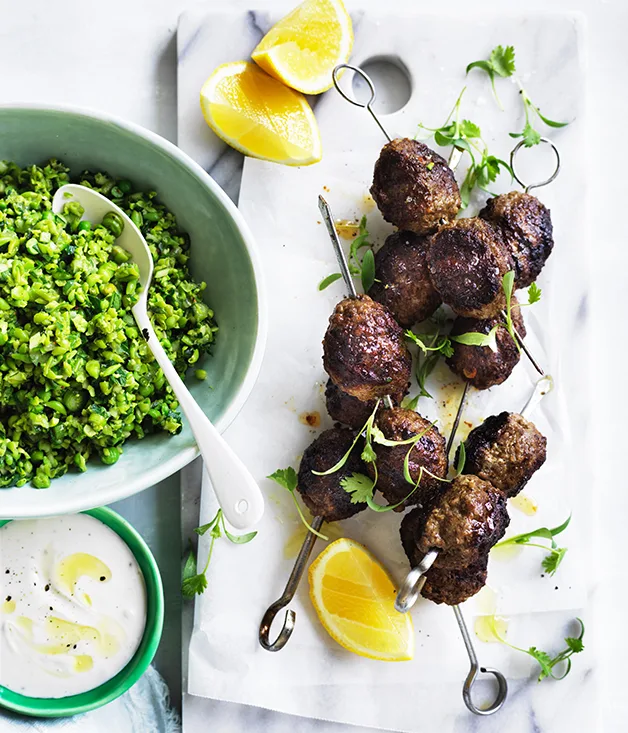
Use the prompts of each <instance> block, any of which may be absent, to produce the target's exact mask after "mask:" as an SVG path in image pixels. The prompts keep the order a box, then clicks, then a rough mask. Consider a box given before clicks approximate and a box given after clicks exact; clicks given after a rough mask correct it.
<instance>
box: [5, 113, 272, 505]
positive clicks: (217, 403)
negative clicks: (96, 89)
mask: <svg viewBox="0 0 628 733" xmlns="http://www.w3.org/2000/svg"><path fill="white" fill-rule="evenodd" d="M50 157H56V158H59V159H60V160H62V161H64V162H65V163H66V165H68V166H69V167H70V169H71V173H72V174H78V173H80V172H81V171H83V170H85V169H86V168H91V169H92V170H101V171H107V172H109V173H111V174H112V175H115V176H121V177H124V178H128V179H129V180H130V181H132V182H133V184H134V185H135V186H137V187H138V188H142V189H148V190H155V191H157V193H158V196H159V198H160V200H161V201H163V203H164V204H165V205H166V206H167V207H168V208H169V209H170V210H171V211H172V212H173V213H174V214H175V215H176V217H177V220H178V223H179V226H180V227H181V229H182V230H184V231H186V232H188V234H189V235H190V239H191V258H190V268H191V271H192V275H193V277H194V278H195V279H197V280H204V281H205V282H206V283H207V289H206V291H205V293H204V297H205V299H206V302H207V303H208V304H209V305H210V306H211V307H212V308H213V309H214V311H215V314H216V321H217V323H218V327H219V332H218V338H217V341H216V346H215V349H214V352H213V354H212V355H211V356H209V357H206V358H205V359H204V361H203V362H202V363H199V364H198V366H199V367H202V368H203V369H205V370H206V371H207V374H208V376H207V380H206V381H204V382H199V381H198V380H196V379H195V378H194V377H192V378H191V379H189V380H188V386H189V387H190V391H191V392H192V394H193V395H194V397H195V398H196V400H197V402H198V403H199V405H200V406H201V408H202V409H203V411H204V412H205V413H206V414H207V416H208V417H209V418H210V419H211V420H212V421H213V422H214V424H215V425H216V427H217V428H218V429H219V430H224V429H225V428H226V427H227V425H229V423H230V422H231V421H232V420H233V419H234V417H235V416H236V415H237V413H238V412H239V410H240V409H241V407H242V406H243V404H244V402H245V401H246V399H247V397H248V396H249V394H250V392H251V389H252V388H253V385H254V383H255V380H256V379H257V375H258V373H259V368H260V366H261V363H262V357H263V352H264V346H265V342H266V329H267V320H266V303H265V297H264V291H263V278H262V272H261V265H260V260H259V256H258V253H257V247H256V245H255V243H254V241H253V237H252V235H251V233H250V231H249V229H248V227H247V225H246V223H245V222H244V219H243V218H242V216H241V214H240V212H239V211H238V210H237V208H236V207H235V206H234V204H233V203H232V202H231V200H230V199H229V198H228V196H227V195H226V194H225V193H224V192H223V191H222V189H221V188H220V187H219V186H218V185H217V184H216V183H215V182H214V181H213V180H212V179H211V178H210V176H209V175H208V174H207V173H206V172H205V171H204V170H203V169H202V168H201V167H200V166H199V165H197V164H196V163H195V162H194V161H193V160H192V159H191V158H190V157H188V156H187V155H186V154H185V153H183V152H182V151H181V150H179V148H177V147H176V146H175V145H172V144H171V143H169V142H168V141H167V140H164V139H163V138H161V137H159V135H155V134H154V133H152V132H149V131H148V130H145V129H143V128H141V127H139V126H138V125H134V124H132V123H130V122H125V121H123V120H119V119H117V118H115V117H110V116H108V115H105V114H101V113H98V112H87V111H84V110H81V109H74V108H70V107H40V106H28V105H26V106H20V107H12V106H5V105H0V159H5V160H12V161H14V162H16V163H18V164H19V165H22V166H24V165H27V164H33V163H41V162H43V161H45V160H47V159H48V158H50ZM197 455H198V450H197V448H196V443H195V442H194V438H193V436H192V433H191V431H190V429H189V427H188V426H187V424H186V423H185V420H184V429H183V431H182V432H181V433H180V434H179V435H177V436H174V437H170V436H166V435H152V436H148V437H146V438H144V439H143V440H132V441H129V442H127V443H126V445H125V446H124V452H123V454H122V457H121V458H120V460H119V461H118V462H117V463H116V464H115V465H113V466H104V465H100V464H98V462H92V463H91V464H90V466H89V468H88V470H87V472H86V473H84V474H80V473H68V474H66V475H65V476H63V477H61V478H58V479H55V480H54V481H53V482H52V485H51V487H50V488H48V489H44V490H38V489H33V488H31V487H29V486H23V487H21V488H12V489H0V517H2V518H5V519H26V518H30V517H42V516H50V515H54V514H70V513H73V512H78V511H83V510H84V509H91V508H92V507H97V506H103V505H106V504H111V503H112V502H114V501H117V500H118V499H123V498H125V497H127V496H130V495H131V494H133V493H135V492H137V491H141V490H142V489H145V488H146V487H148V486H152V485H153V484H155V483H157V482H158V481H161V480H163V479H164V478H166V477H168V476H169V475H170V474H172V473H174V472H175V471H178V470H179V469H180V468H182V467H183V466H185V465H186V464H187V463H189V462H190V461H191V460H192V459H193V458H195V457H196V456H197Z"/></svg>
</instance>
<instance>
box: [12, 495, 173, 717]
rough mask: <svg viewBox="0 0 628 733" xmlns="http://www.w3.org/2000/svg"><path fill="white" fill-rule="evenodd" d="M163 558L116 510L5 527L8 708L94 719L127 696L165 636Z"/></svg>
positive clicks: (26, 521)
mask: <svg viewBox="0 0 628 733" xmlns="http://www.w3.org/2000/svg"><path fill="white" fill-rule="evenodd" d="M163 613H164V600H163V588H162V583H161V577H160V575H159V570H158V567H157V563H156V562H155V558H154V557H153V555H152V553H151V551H150V550H149V548H148V546H147V545H146V543H145V542H144V540H143V539H142V538H141V536H140V535H139V534H138V533H137V532H136V531H135V530H134V529H133V527H131V525H130V524H128V523H127V522H126V521H125V520H124V519H123V518H122V517H120V516H119V515H118V514H116V513H115V512H113V511H112V510H111V509H107V508H99V509H92V510H90V511H87V512H83V513H81V514H71V515H64V516H58V517H49V518H45V519H29V520H24V521H17V520H13V521H11V520H9V521H0V706H2V707H5V708H8V709H10V710H13V711H15V712H18V713H23V714H25V715H33V716H38V717H61V716H68V715H76V714H77V713H84V712H87V711H88V710H93V709H94V708H97V707H100V706H102V705H105V704H107V703H108V702H111V701H112V700H114V699H115V698H117V697H119V696H120V695H121V694H122V693H124V692H126V690H128V689H129V688H130V687H131V686H132V685H133V684H135V682H137V680H138V679H139V678H140V677H141V676H142V674H143V673H144V672H145V671H146V669H147V668H148V666H149V665H150V663H151V661H152V659H153V657H154V655H155V652H156V650H157V647H158V646H159V641H160V639H161V632H162V628H163Z"/></svg>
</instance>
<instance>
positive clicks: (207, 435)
mask: <svg viewBox="0 0 628 733" xmlns="http://www.w3.org/2000/svg"><path fill="white" fill-rule="evenodd" d="M134 315H135V319H136V321H137V324H138V326H139V327H140V330H141V331H142V333H143V334H144V336H145V338H146V341H147V343H148V346H149V348H150V350H151V351H152V353H153V356H154V357H155V359H156V360H157V363H158V364H159V366H160V367H161V369H162V371H163V373H164V375H165V377H166V379H167V380H168V382H169V383H170V386H171V388H172V391H173V392H174V394H175V396H176V398H177V400H178V401H179V404H180V405H181V409H182V410H183V413H184V414H185V417H186V418H187V421H188V423H189V425H190V428H191V429H192V433H193V434H194V439H195V440H196V443H197V445H198V449H199V451H200V452H201V456H202V457H203V462H204V464H205V468H206V470H207V473H208V474H209V478H210V479H211V482H212V485H213V487H214V491H215V493H216V496H217V498H218V503H219V504H220V507H221V508H222V511H223V514H224V515H225V519H226V520H227V521H228V522H229V524H231V525H232V526H233V527H235V528H236V529H240V530H242V529H248V528H249V527H252V526H253V525H254V524H256V523H257V522H258V521H259V520H260V519H261V517H262V514H263V513H264V499H263V497H262V492H261V491H260V488H259V486H258V485H257V483H256V482H255V479H254V478H253V476H252V475H251V473H250V472H249V470H248V469H247V468H246V466H245V465H244V463H242V461H241V460H240V459H239V458H238V456H237V455H236V454H235V452H234V451H233V449H232V448H231V447H230V446H229V444H228V443H227V441H226V440H225V439H224V438H223V437H222V435H220V433H219V432H218V431H217V430H216V428H215V427H214V426H213V425H212V423H211V422H210V420H209V418H208V417H207V416H206V415H205V413H204V412H203V411H202V410H201V408H200V407H199V406H198V404H197V402H196V400H195V399H194V397H192V395H191V394H190V392H189V390H188V388H187V387H186V386H185V384H184V383H183V380H182V379H181V377H180V376H179V375H178V373H177V370H176V369H175V368H174V366H173V364H172V362H171V361H170V359H169V358H168V355H167V354H166V352H165V351H164V350H163V347H162V346H161V344H160V343H159V339H158V338H157V335H156V334H155V331H154V329H153V326H152V323H151V322H150V319H149V318H148V315H147V314H146V312H145V311H144V313H141V312H139V313H134Z"/></svg>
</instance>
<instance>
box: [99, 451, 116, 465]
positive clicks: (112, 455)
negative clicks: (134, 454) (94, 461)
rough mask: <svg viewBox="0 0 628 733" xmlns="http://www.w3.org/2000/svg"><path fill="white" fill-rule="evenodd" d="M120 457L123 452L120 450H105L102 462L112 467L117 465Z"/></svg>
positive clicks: (102, 454) (101, 458)
mask: <svg viewBox="0 0 628 733" xmlns="http://www.w3.org/2000/svg"><path fill="white" fill-rule="evenodd" d="M120 455H121V451H120V449H119V448H103V450H102V453H101V454H100V460H101V461H102V462H103V463H106V464H107V465H108V466H111V465H113V464H114V463H117V461H118V459H119V458H120Z"/></svg>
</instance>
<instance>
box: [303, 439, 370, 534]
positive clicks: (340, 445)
mask: <svg viewBox="0 0 628 733" xmlns="http://www.w3.org/2000/svg"><path fill="white" fill-rule="evenodd" d="M354 439H355V433H353V432H352V431H351V430H347V429H346V428H332V429H331V430H325V431H324V432H323V433H321V434H320V435H319V436H318V438H316V440H315V441H314V442H313V443H311V444H310V445H309V446H308V447H307V448H306V449H305V452H304V453H303V458H302V459H301V465H300V466H299V475H298V483H297V489H298V491H299V493H300V494H301V496H302V498H303V503H304V504H305V505H306V506H307V508H308V509H309V510H310V511H311V512H312V515H313V516H315V517H322V518H323V519H324V520H325V521H326V522H339V521H340V520H342V519H348V518H349V517H352V516H353V515H354V514H357V513H358V512H361V511H362V510H363V509H366V504H365V503H362V502H360V503H357V504H353V503H352V502H351V495H350V494H348V493H347V492H346V491H345V490H344V488H343V487H342V485H341V481H342V479H343V478H347V477H349V476H351V474H352V473H362V474H364V473H366V468H365V466H364V463H363V462H362V459H361V458H360V451H361V445H360V444H359V442H358V445H357V446H356V447H355V448H354V449H353V450H352V451H351V453H350V455H349V458H348V459H347V461H346V463H345V464H344V466H343V467H342V468H341V469H340V470H338V471H335V472H334V473H332V474H329V475H328V476H318V475H317V474H315V473H312V472H313V471H327V470H328V469H330V468H331V467H332V466H335V465H336V463H338V461H339V460H340V459H341V458H342V457H343V456H344V455H345V453H346V452H347V451H348V450H349V448H350V447H351V444H352V443H353V441H354Z"/></svg>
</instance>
